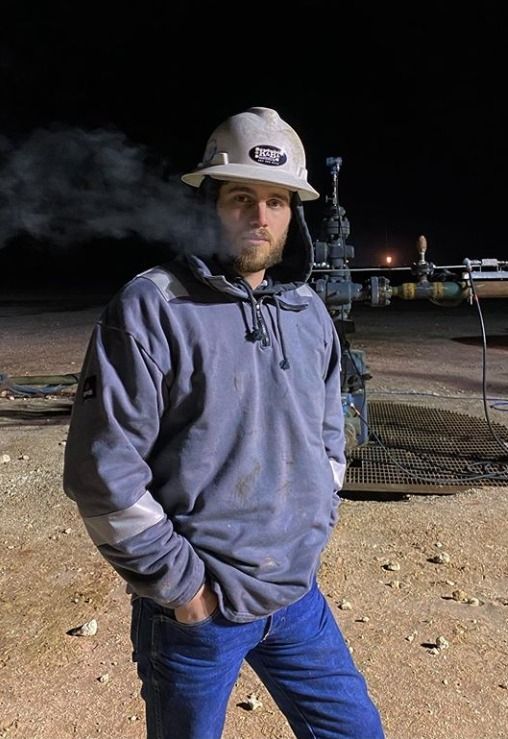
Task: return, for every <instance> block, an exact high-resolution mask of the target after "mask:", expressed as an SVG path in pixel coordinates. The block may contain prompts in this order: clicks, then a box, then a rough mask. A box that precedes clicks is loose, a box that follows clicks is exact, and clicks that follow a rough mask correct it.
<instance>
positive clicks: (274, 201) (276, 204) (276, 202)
mask: <svg viewBox="0 0 508 739" xmlns="http://www.w3.org/2000/svg"><path fill="white" fill-rule="evenodd" d="M267 205H268V207H269V208H274V209H279V208H285V207H286V205H287V203H286V201H285V200H281V199H279V198H270V200H269V201H268V202H267Z"/></svg>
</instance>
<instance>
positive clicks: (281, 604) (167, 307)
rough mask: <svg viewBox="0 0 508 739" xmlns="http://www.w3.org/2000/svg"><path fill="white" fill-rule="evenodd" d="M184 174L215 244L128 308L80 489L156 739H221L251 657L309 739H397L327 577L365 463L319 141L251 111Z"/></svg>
mask: <svg viewBox="0 0 508 739" xmlns="http://www.w3.org/2000/svg"><path fill="white" fill-rule="evenodd" d="M182 179H183V180H184V182H185V183H187V184H188V185H190V186H191V187H194V188H197V190H196V194H197V198H198V200H199V203H200V205H201V207H202V208H203V212H205V213H209V212H210V211H211V212H212V213H213V218H212V221H213V223H212V224H211V228H209V229H208V240H210V239H211V242H212V243H196V244H195V249H194V254H193V255H191V256H189V255H187V256H181V257H179V258H177V259H175V260H173V261H172V262H171V263H169V264H167V265H163V266H160V267H156V268H154V269H151V270H148V271H147V272H145V273H143V274H142V275H139V276H138V277H136V278H134V279H133V280H132V281H131V282H130V283H129V284H128V285H126V286H125V287H124V288H123V290H122V291H121V292H120V293H119V295H118V296H116V297H115V298H114V299H113V300H112V302H111V303H110V305H109V306H107V308H106V310H105V312H104V314H103V316H102V318H101V320H100V321H99V322H98V324H97V326H96V329H95V332H94V335H93V337H92V339H91V342H90V346H89V349H88V353H87V356H86V359H85V364H84V368H83V372H82V380H81V386H80V389H79V390H78V396H77V398H76V402H75V405H74V409H73V418H72V422H71V428H70V433H69V438H68V442H67V447H66V463H65V477H64V484H65V490H66V492H67V494H68V495H69V496H70V497H72V498H73V499H74V500H76V502H77V504H78V506H79V510H80V512H81V515H82V516H83V519H84V522H85V524H86V526H87V529H88V532H89V534H90V536H91V537H92V539H93V541H94V542H95V544H96V545H97V546H98V548H99V550H100V552H101V553H102V554H103V556H104V557H105V558H106V559H107V560H108V561H109V562H110V563H111V564H112V565H113V567H114V568H115V569H116V571H117V572H118V573H119V574H120V575H121V577H123V578H124V579H125V580H126V581H127V583H128V589H129V591H130V592H131V593H132V594H133V619H132V640H133V644H134V658H135V660H136V661H137V664H138V671H139V675H140V677H141V680H142V695H143V698H144V700H145V702H146V710H147V727H148V736H149V737H150V738H151V739H153V738H157V739H162V738H163V737H164V739H168V738H169V737H171V738H173V739H188V738H191V739H208V738H210V739H211V738H214V739H216V738H217V737H220V735H221V732H222V727H223V723H224V718H225V712H226V706H227V701H228V698H229V695H230V692H231V690H232V688H233V685H234V683H235V680H236V678H237V676H238V673H239V670H240V666H241V664H242V661H243V660H244V659H246V660H247V662H248V663H249V664H250V665H251V666H252V667H253V669H254V670H255V671H256V672H257V674H258V675H259V677H260V678H261V680H262V681H263V682H264V684H265V685H266V687H267V688H268V690H269V691H270V693H271V694H272V696H273V697H274V699H275V701H276V702H277V704H278V705H279V706H280V708H281V710H282V711H283V712H284V714H285V715H286V717H287V719H288V721H289V723H290V725H291V727H292V729H293V731H294V733H295V735H296V736H297V737H322V738H330V739H331V737H334V738H336V737H348V738H353V737H354V738H355V739H378V738H379V737H382V736H383V732H382V729H381V724H380V721H379V716H378V713H377V710H376V709H375V707H374V705H373V704H372V702H371V700H370V698H369V696H368V693H367V689H366V686H365V682H364V680H363V678H362V677H361V675H360V674H359V673H358V671H357V669H356V668H355V666H354V664H353V662H352V660H351V656H350V654H349V650H348V648H347V646H346V645H345V643H344V640H343V639H342V636H341V634H340V631H339V629H338V626H337V625H336V623H335V621H334V619H333V617H332V616H331V613H330V611H329V609H328V606H327V604H326V602H325V600H324V598H323V596H322V595H321V593H320V592H319V589H318V586H317V584H316V572H317V569H318V566H319V557H320V553H321V552H322V550H323V548H324V546H325V545H326V542H327V539H328V536H329V533H330V530H331V527H332V526H333V524H334V522H335V519H336V507H337V504H338V496H337V493H338V491H339V489H340V487H341V484H342V480H343V476H344V470H345V458H344V436H343V419H342V409H341V400H340V349H339V343H338V340H337V336H336V334H335V331H334V328H333V324H332V321H331V319H330V317H329V315H328V313H327V311H326V308H325V306H324V304H323V303H322V301H321V300H320V299H319V298H318V297H317V295H316V294H315V293H314V292H313V291H312V290H311V289H310V288H309V287H308V286H307V285H306V284H305V280H306V279H307V278H308V276H309V273H310V268H311V266H312V242H311V240H310V237H309V233H308V230H307V228H306V225H305V220H304V217H303V209H302V205H301V201H303V200H312V199H315V198H317V197H318V193H317V192H316V191H315V190H314V188H312V187H311V185H310V184H309V183H308V182H307V171H306V169H305V152H304V149H303V146H302V143H301V141H300V139H299V137H298V135H297V134H296V132H295V131H294V130H293V129H292V128H291V127H290V126H288V125H287V124H286V123H285V122H284V121H282V120H281V118H280V117H279V115H278V114H277V113H276V112H275V111H274V110H270V109H266V108H251V109H249V110H248V111H246V112H244V113H240V114H238V115H235V116H233V117H231V118H229V119H228V120H226V121H225V122H224V123H223V124H221V125H220V126H219V127H218V128H217V129H216V130H215V131H214V133H213V134H212V136H211V138H210V139H209V141H208V144H207V147H206V152H205V156H204V160H203V162H202V163H201V164H200V165H199V166H198V168H197V169H196V170H194V171H193V172H191V173H189V174H187V175H185V176H184V177H183V178H182ZM205 221H207V222H209V221H210V218H208V219H205ZM205 221H204V222H205ZM209 225H210V224H209Z"/></svg>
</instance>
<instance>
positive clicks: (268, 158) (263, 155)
mask: <svg viewBox="0 0 508 739" xmlns="http://www.w3.org/2000/svg"><path fill="white" fill-rule="evenodd" d="M249 156H250V158H251V159H254V161H255V162H257V163H258V164H268V165H269V166H270V167H280V166H281V165H282V164H285V163H286V162H287V160H288V158H287V156H286V153H285V152H284V151H283V149H279V147H278V146H271V145H270V144H258V146H253V147H252V149H251V150H250V151H249Z"/></svg>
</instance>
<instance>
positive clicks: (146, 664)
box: [132, 584, 384, 739]
mask: <svg viewBox="0 0 508 739" xmlns="http://www.w3.org/2000/svg"><path fill="white" fill-rule="evenodd" d="M132 641H133V645H134V660H135V661H136V662H137V665H138V674H139V676H140V678H141V681H142V690H141V695H142V697H143V699H144V700H145V703H146V716H147V736H148V737H149V739H219V737H220V736H221V733H222V729H223V726H224V720H225V715H226V708H227V703H228V699H229V696H230V693H231V691H232V689H233V686H234V683H235V680H236V679H237V677H238V673H239V671H240V667H241V664H242V661H243V660H244V659H245V660H246V661H247V662H248V663H249V664H250V665H251V667H252V668H253V669H254V670H255V672H256V673H257V674H258V676H259V677H260V679H261V680H262V682H263V683H264V684H265V686H266V688H267V689H268V691H269V692H270V693H271V695H272V697H273V698H274V700H275V702H276V703H277V705H278V706H279V708H280V709H281V711H282V712H283V713H284V715H285V716H286V718H287V720H288V722H289V724H290V726H291V728H292V730H293V732H294V734H295V736H296V737H299V739H311V738H312V739H338V738H339V737H341V738H342V739H382V737H383V736H384V735H383V729H382V727H381V721H380V718H379V714H378V712H377V709H376V708H375V706H374V704H373V703H372V701H371V699H370V697H369V695H368V693H367V687H366V684H365V681H364V679H363V677H362V676H361V674H360V673H359V672H358V670H357V669H356V667H355V665H354V663H353V660H352V658H351V655H350V653H349V650H348V648H347V646H346V644H345V642H344V639H343V638H342V634H341V633H340V630H339V627H338V626H337V624H336V622H335V619H334V618H333V616H332V614H331V612H330V609H329V608H328V604H327V603H326V600H325V599H324V597H323V595H322V594H321V592H320V591H319V589H318V587H317V585H316V584H314V586H313V587H312V589H311V590H310V591H309V592H308V593H307V595H305V596H304V597H303V598H301V599H300V600H299V601H297V602H296V603H293V604H292V605H290V606H288V607H286V608H283V609H281V610H279V611H277V612H276V613H274V614H273V615H271V616H269V617H267V618H264V619H260V620H257V621H253V622H251V623H247V624H236V623H232V622H231V621H228V620H227V619H225V618H224V617H223V616H222V615H221V614H220V612H219V611H217V612H215V613H214V614H212V616H210V617H209V618H207V619H206V620H205V621H200V622H198V623H197V624H191V625H188V624H180V623H178V622H177V621H175V619H174V617H173V612H172V611H170V610H168V609H166V608H163V607H162V606H159V605H157V604H156V603H155V602H154V601H152V600H149V599H147V598H139V599H137V600H135V601H134V603H133V618H132ZM239 739H241V738H239Z"/></svg>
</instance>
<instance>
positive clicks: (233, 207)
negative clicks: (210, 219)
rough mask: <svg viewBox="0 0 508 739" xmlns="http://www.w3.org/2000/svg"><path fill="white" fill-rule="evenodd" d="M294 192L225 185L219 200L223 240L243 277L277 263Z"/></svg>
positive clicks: (234, 265)
mask: <svg viewBox="0 0 508 739" xmlns="http://www.w3.org/2000/svg"><path fill="white" fill-rule="evenodd" d="M290 197H291V193H290V192H289V190H286V189H285V188H284V187H279V186H278V185H260V184H255V183H250V182H249V183H245V184H244V183H241V182H226V183H225V184H224V185H222V187H221V189H220V191H219V197H218V199H217V213H218V216H219V221H220V224H221V230H222V240H223V242H224V243H225V245H226V248H227V250H228V257H229V259H230V260H231V263H232V265H233V267H234V268H235V269H236V271H237V272H238V273H239V274H241V275H247V274H254V273H256V272H260V271H262V270H265V269H268V267H272V266H273V265H274V264H278V263H279V262H280V261H281V260H282V252H283V251H284V244H285V243H286V238H287V233H288V228H289V222H290V220H291V206H290Z"/></svg>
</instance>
